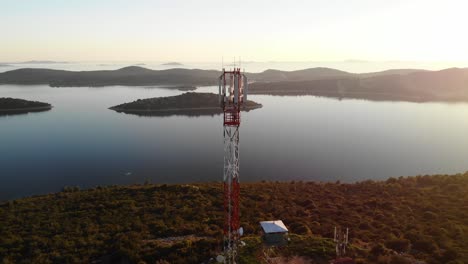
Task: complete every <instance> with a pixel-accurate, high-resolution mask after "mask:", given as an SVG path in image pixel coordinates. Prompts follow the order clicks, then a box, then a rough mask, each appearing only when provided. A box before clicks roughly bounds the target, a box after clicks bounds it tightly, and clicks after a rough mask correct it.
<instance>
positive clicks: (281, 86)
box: [0, 66, 468, 101]
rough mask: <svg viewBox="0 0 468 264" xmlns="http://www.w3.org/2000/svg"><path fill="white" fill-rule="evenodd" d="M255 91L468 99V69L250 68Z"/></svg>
mask: <svg viewBox="0 0 468 264" xmlns="http://www.w3.org/2000/svg"><path fill="white" fill-rule="evenodd" d="M245 74H246V76H247V77H248V79H249V81H250V82H251V85H250V91H249V92H250V93H253V94H273V95H304V94H310V95H322V96H331V97H339V98H348V97H349V98H365V99H376V100H404V101H468V68H449V69H444V70H439V71H430V70H422V69H391V70H386V71H380V72H371V73H359V74H358V73H350V72H346V71H341V70H336V69H332V68H324V67H316V68H309V69H303V70H295V71H281V70H273V69H269V70H265V71H263V72H260V73H249V72H246V73H245ZM220 75H221V71H217V70H201V69H183V68H172V69H167V70H151V69H147V68H144V67H140V66H128V67H124V68H121V69H118V70H99V71H66V70H52V69H36V68H23V69H17V70H12V71H7V72H3V73H0V84H22V85H34V84H46V85H50V86H52V87H101V86H111V85H127V86H151V85H155V86H156V85H168V86H174V87H175V86H180V85H195V86H211V85H217V80H218V77H219V76H220Z"/></svg>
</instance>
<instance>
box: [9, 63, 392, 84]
mask: <svg viewBox="0 0 468 264" xmlns="http://www.w3.org/2000/svg"><path fill="white" fill-rule="evenodd" d="M375 74H377V73H375ZM382 74H383V75H385V74H384V73H382ZM220 75H221V72H220V71H215V70H197V69H192V70H189V69H181V68H175V69H168V70H150V69H146V68H143V67H138V66H129V67H125V68H122V69H118V70H110V71H80V72H76V71H63V70H50V69H32V68H26V69H18V70H12V71H7V72H4V73H0V84H48V85H50V86H54V87H66V86H76V87H80V86H108V85H129V86H138V85H175V86H178V85H189V86H193V85H218V82H217V79H218V77H219V76H220ZM246 75H247V77H248V78H249V81H251V82H280V81H307V80H320V79H336V78H345V77H356V76H359V75H356V74H353V73H348V72H344V71H339V70H335V69H329V68H311V69H304V70H297V71H280V70H266V71H263V72H260V73H246Z"/></svg>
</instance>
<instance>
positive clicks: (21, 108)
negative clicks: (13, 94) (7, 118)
mask: <svg viewBox="0 0 468 264" xmlns="http://www.w3.org/2000/svg"><path fill="white" fill-rule="evenodd" d="M50 109H52V106H51V105H50V104H48V103H43V102H36V101H27V100H23V99H15V98H9V97H6V98H5V97H2V98H0V115H5V114H21V113H28V112H41V111H47V110H50Z"/></svg>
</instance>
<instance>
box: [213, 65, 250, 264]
mask: <svg viewBox="0 0 468 264" xmlns="http://www.w3.org/2000/svg"><path fill="white" fill-rule="evenodd" d="M219 95H220V96H219V98H220V104H221V107H222V108H223V112H224V120H223V125H224V178H223V180H224V262H225V263H236V259H237V249H238V246H239V241H240V236H241V232H242V231H241V228H240V221H239V217H240V212H239V196H240V186H239V126H240V110H241V107H242V103H243V102H244V100H247V78H246V77H245V75H244V74H242V73H241V71H240V69H239V68H236V69H234V70H233V71H226V70H224V69H223V74H222V75H221V76H220V77H219Z"/></svg>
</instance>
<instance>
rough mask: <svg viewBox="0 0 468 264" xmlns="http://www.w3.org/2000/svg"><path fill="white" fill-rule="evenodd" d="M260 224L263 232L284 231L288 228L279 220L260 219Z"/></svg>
mask: <svg viewBox="0 0 468 264" xmlns="http://www.w3.org/2000/svg"><path fill="white" fill-rule="evenodd" d="M260 225H261V226H262V228H263V232H265V233H267V234H268V233H286V232H288V229H287V228H286V226H285V225H284V223H283V221H281V220H274V221H262V222H260Z"/></svg>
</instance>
